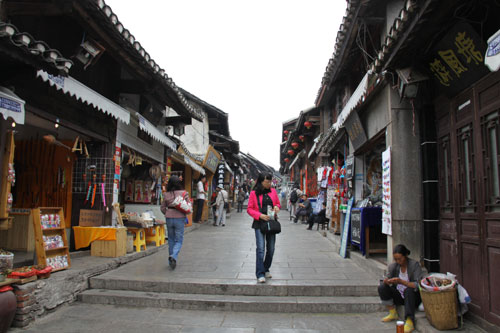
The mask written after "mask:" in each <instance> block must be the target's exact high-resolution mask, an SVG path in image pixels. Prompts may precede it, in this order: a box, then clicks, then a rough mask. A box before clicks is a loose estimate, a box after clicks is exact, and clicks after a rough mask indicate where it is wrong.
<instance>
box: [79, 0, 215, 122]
mask: <svg viewBox="0 0 500 333" xmlns="http://www.w3.org/2000/svg"><path fill="white" fill-rule="evenodd" d="M73 4H74V6H75V8H76V9H77V10H83V11H85V13H87V14H88V15H92V17H93V18H94V20H95V23H96V24H98V25H99V26H101V27H102V28H108V31H109V33H110V34H113V36H112V37H113V38H114V39H118V40H120V41H121V42H122V43H123V45H125V48H124V49H123V51H126V52H127V54H128V55H129V56H131V57H133V58H135V59H140V60H142V61H141V62H137V63H138V64H140V65H141V66H142V68H143V69H144V70H145V71H146V72H148V73H149V74H150V75H151V76H152V77H153V78H155V79H157V80H158V81H159V82H160V83H161V86H162V87H163V88H164V89H166V91H170V92H171V93H172V94H171V95H169V96H175V99H176V102H177V103H178V105H179V106H181V107H182V108H183V110H176V111H177V112H181V113H188V114H189V115H190V116H191V117H192V118H194V119H197V120H199V121H202V120H203V119H204V118H205V115H204V114H203V112H201V111H200V110H197V109H196V108H194V107H193V106H192V105H191V104H190V103H189V102H188V100H187V99H186V97H185V96H184V94H183V93H182V92H181V90H180V88H179V87H177V85H176V84H175V83H174V81H173V80H172V78H170V77H169V76H168V75H167V73H165V70H164V69H162V68H160V66H159V65H158V64H157V63H156V62H155V61H154V60H153V59H151V56H150V55H149V54H148V53H147V52H146V50H145V49H144V48H143V47H142V46H141V44H140V43H139V42H138V41H137V40H136V39H135V37H134V36H133V35H132V34H131V33H130V31H128V30H127V29H125V27H124V26H123V24H122V23H120V21H119V20H118V16H117V15H116V14H115V13H113V10H112V9H111V7H110V6H108V5H106V3H105V2H104V0H82V1H73ZM80 5H83V7H84V8H82V7H81V6H80ZM109 28H111V29H109Z"/></svg>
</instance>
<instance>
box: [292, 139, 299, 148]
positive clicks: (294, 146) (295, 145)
mask: <svg viewBox="0 0 500 333" xmlns="http://www.w3.org/2000/svg"><path fill="white" fill-rule="evenodd" d="M298 146H299V144H298V143H297V142H295V141H294V142H292V147H293V149H297V147H298Z"/></svg>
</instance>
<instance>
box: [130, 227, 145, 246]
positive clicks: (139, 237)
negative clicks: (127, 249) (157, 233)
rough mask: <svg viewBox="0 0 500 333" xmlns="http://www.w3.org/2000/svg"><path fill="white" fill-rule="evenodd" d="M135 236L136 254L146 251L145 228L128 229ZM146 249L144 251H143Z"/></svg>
mask: <svg viewBox="0 0 500 333" xmlns="http://www.w3.org/2000/svg"><path fill="white" fill-rule="evenodd" d="M128 231H130V232H131V233H133V234H134V248H135V252H141V251H146V233H145V231H144V229H143V228H128ZM143 247H144V249H143Z"/></svg>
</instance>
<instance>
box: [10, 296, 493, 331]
mask: <svg viewBox="0 0 500 333" xmlns="http://www.w3.org/2000/svg"><path fill="white" fill-rule="evenodd" d="M384 315H385V313H368V314H310V313H252V312H228V311H194V310H190V311H188V310H172V309H161V308H136V307H126V306H113V305H96V304H83V303H74V304H72V305H69V306H63V307H62V308H61V309H60V310H59V311H56V312H54V313H52V314H49V315H47V316H45V317H44V318H41V319H39V320H37V321H36V322H35V323H33V324H32V325H30V326H29V327H28V328H26V329H18V328H12V329H11V330H10V331H9V332H14V333H18V332H24V333H35V332H36V333H38V332H46V333H56V332H58V333H65V332H106V333H114V332H144V333H149V332H176V333H179V332H180V333H184V332H200V333H204V332H217V333H218V332H221V333H225V332H245V333H246V332H252V333H257V332H258V333H264V332H276V333H306V332H307V333H319V332H322V333H324V332H330V333H332V332H333V333H354V332H381V333H386V332H387V333H393V332H395V331H396V329H395V324H394V323H382V322H380V318H382V317H383V316H384ZM422 321H423V319H417V332H420V333H423V332H433V333H434V332H438V331H437V330H433V329H432V328H430V329H429V327H428V326H424V325H422V327H419V323H422V324H423V322H422ZM450 332H451V331H450ZM461 332H484V331H482V330H481V329H479V328H477V327H476V326H474V325H472V324H471V323H468V322H466V323H465V327H464V329H463V330H461Z"/></svg>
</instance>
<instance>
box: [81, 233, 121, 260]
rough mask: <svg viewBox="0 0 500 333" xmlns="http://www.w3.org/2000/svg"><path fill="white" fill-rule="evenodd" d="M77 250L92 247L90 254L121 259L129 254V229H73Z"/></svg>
mask: <svg viewBox="0 0 500 333" xmlns="http://www.w3.org/2000/svg"><path fill="white" fill-rule="evenodd" d="M73 231H74V235H75V249H77V250H78V249H80V248H83V247H87V246H89V245H91V251H90V254H91V255H92V256H99V257H120V256H123V255H125V254H126V253H127V246H126V245H127V228H122V227H118V228H115V227H73Z"/></svg>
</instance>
